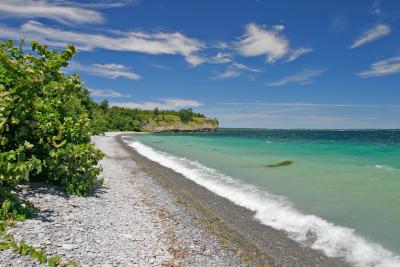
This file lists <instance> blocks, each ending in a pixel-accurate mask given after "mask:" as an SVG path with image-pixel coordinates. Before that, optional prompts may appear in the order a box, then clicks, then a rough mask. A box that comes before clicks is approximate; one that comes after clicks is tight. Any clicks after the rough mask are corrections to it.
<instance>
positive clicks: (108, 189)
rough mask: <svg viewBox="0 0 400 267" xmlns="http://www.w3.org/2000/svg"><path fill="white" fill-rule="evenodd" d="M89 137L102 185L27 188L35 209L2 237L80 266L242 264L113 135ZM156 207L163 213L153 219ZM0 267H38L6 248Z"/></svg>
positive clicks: (27, 193)
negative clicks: (88, 190)
mask: <svg viewBox="0 0 400 267" xmlns="http://www.w3.org/2000/svg"><path fill="white" fill-rule="evenodd" d="M92 140H93V141H94V143H95V144H96V145H97V146H98V147H99V148H100V149H101V150H102V151H103V152H104V153H105V154H106V155H107V156H106V157H105V158H104V159H103V160H101V162H100V164H101V166H102V168H103V172H102V174H101V176H102V177H103V178H104V180H105V182H104V185H103V187H101V188H99V189H98V190H97V191H96V192H95V194H94V195H92V196H88V197H86V198H81V197H76V196H67V195H65V194H64V193H62V192H60V191H58V190H57V189H55V188H51V187H42V186H40V185H35V184H34V185H32V186H31V187H30V188H28V190H27V192H24V196H25V199H30V201H31V202H32V203H33V204H34V205H35V207H37V208H38V209H39V210H40V211H41V212H39V214H37V215H36V216H34V217H33V218H31V219H28V220H25V221H24V222H22V223H18V224H17V225H16V226H15V227H12V228H9V229H8V232H9V233H10V234H12V235H13V236H14V237H15V238H17V239H18V240H25V241H26V242H27V243H28V244H40V245H41V248H43V249H44V250H45V251H46V252H47V253H50V254H51V255H49V256H54V254H55V253H56V254H58V255H62V259H63V260H64V261H65V260H67V259H68V260H69V259H71V260H74V261H77V262H79V263H80V266H104V267H107V266H221V267H228V266H244V264H243V262H242V261H241V260H240V259H239V257H238V256H237V255H236V254H235V253H234V252H232V251H230V250H227V249H225V248H223V247H221V246H220V243H219V240H218V239H217V238H216V237H214V236H211V235H209V234H208V233H207V232H205V231H204V230H203V228H202V227H201V226H200V225H198V223H197V222H196V221H194V220H193V218H191V216H189V215H188V214H187V213H186V212H185V207H183V206H181V204H179V203H177V202H176V200H175V198H174V197H172V196H171V195H170V194H169V193H168V192H167V191H166V190H165V189H164V188H163V187H161V186H160V185H158V184H157V183H156V182H155V181H154V180H153V179H152V178H151V177H149V175H148V174H147V173H146V172H145V171H144V170H143V169H142V167H141V166H139V165H138V164H136V163H135V162H134V161H133V160H132V159H131V158H130V156H129V154H128V152H127V151H125V150H124V149H123V148H122V147H121V145H120V144H119V143H117V141H116V138H115V137H113V136H95V137H93V139H92ZM160 210H162V215H163V216H159V215H157V214H159V211H160ZM177 222H179V223H177ZM171 225H172V227H171ZM176 251H178V253H176ZM202 251H207V253H202ZM206 254H207V255H206ZM177 255H180V256H177ZM0 266H46V265H40V264H39V263H37V262H34V261H32V260H31V259H30V258H29V257H28V256H20V255H17V254H15V253H13V252H12V251H10V250H7V251H0Z"/></svg>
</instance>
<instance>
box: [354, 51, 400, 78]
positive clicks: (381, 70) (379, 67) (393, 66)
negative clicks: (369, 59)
mask: <svg viewBox="0 0 400 267" xmlns="http://www.w3.org/2000/svg"><path fill="white" fill-rule="evenodd" d="M399 72H400V56H398V57H392V58H388V59H385V60H381V61H378V62H375V63H373V64H372V65H371V67H370V69H368V70H365V71H362V72H359V73H358V76H360V77H361V78H368V77H379V76H386V75H390V74H395V73H399Z"/></svg>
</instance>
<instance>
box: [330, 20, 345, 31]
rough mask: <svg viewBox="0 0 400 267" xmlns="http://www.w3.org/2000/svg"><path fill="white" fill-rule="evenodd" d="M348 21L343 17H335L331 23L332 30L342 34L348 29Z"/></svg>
mask: <svg viewBox="0 0 400 267" xmlns="http://www.w3.org/2000/svg"><path fill="white" fill-rule="evenodd" d="M347 25H348V21H347V19H346V18H344V17H342V16H338V17H335V18H334V19H333V20H332V22H331V30H332V31H334V32H335V33H341V32H342V31H344V30H345V29H346V28H347Z"/></svg>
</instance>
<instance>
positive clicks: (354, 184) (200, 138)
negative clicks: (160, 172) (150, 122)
mask: <svg viewBox="0 0 400 267" xmlns="http://www.w3.org/2000/svg"><path fill="white" fill-rule="evenodd" d="M129 144H130V146H131V147H132V148H134V149H135V150H136V151H137V152H138V153H139V154H141V155H142V156H144V157H147V158H149V159H150V160H153V161H155V162H158V163H159V164H161V165H163V166H165V167H168V168H170V169H172V170H174V171H175V172H178V173H180V174H182V175H184V176H185V177H186V178H187V179H190V180H192V181H194V182H195V183H197V184H199V185H201V186H204V187H206V188H208V189H209V190H210V191H212V192H214V193H216V194H218V195H220V196H222V197H224V198H227V199H229V200H230V201H232V202H233V203H235V204H237V205H239V206H242V207H245V208H248V209H250V210H252V211H254V212H255V219H256V220H258V221H259V222H260V223H262V224H265V225H269V226H271V227H273V228H276V229H279V230H284V231H286V232H287V234H288V236H289V237H290V238H292V239H294V240H296V241H298V242H300V243H303V244H304V245H307V246H310V247H312V248H314V249H318V250H322V251H323V252H324V253H325V254H326V255H328V256H331V257H340V258H343V259H345V260H346V261H347V262H349V263H350V264H351V265H353V266H382V267H383V266H384V267H393V266H400V256H399V255H400V130H271V129H219V130H218V131H215V132H204V133H171V134H167V133H163V134H144V135H135V136H134V137H132V140H131V141H130V143H129ZM282 162H285V164H279V163H282Z"/></svg>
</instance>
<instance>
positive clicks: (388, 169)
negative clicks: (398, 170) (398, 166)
mask: <svg viewBox="0 0 400 267" xmlns="http://www.w3.org/2000/svg"><path fill="white" fill-rule="evenodd" d="M374 167H375V168H378V169H384V170H387V171H394V170H395V169H394V168H392V167H390V166H387V165H378V164H377V165H374Z"/></svg>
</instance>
